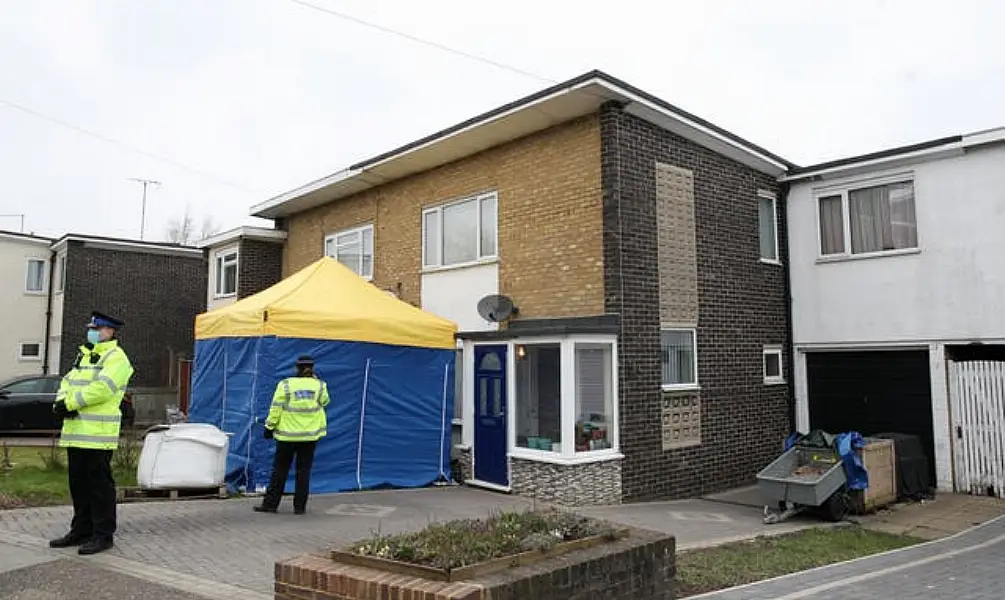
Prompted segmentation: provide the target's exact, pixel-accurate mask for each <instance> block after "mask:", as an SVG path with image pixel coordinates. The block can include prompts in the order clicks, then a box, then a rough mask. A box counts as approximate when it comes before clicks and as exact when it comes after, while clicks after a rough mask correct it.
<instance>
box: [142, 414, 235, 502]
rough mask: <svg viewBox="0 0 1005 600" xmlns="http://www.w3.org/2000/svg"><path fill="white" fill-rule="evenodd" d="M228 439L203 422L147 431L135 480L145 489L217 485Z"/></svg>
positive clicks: (223, 472) (224, 471)
mask: <svg viewBox="0 0 1005 600" xmlns="http://www.w3.org/2000/svg"><path fill="white" fill-rule="evenodd" d="M229 447H230V438H229V437H228V436H227V434H226V433H224V432H222V431H220V430H219V429H218V428H216V427H215V426H213V425H209V424H206V423H176V424H173V425H161V426H158V427H153V428H151V429H150V430H149V431H148V433H147V435H146V438H145V439H144V440H143V450H142V452H140V460H139V464H138V465H137V467H136V480H137V483H139V486H140V487H141V488H143V489H147V490H157V489H184V488H208V487H217V486H221V485H223V483H224V478H225V477H226V474H227V451H228V450H229Z"/></svg>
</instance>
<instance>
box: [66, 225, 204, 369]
mask: <svg viewBox="0 0 1005 600" xmlns="http://www.w3.org/2000/svg"><path fill="white" fill-rule="evenodd" d="M207 276H208V270H207V266H206V260H205V259H204V258H203V257H202V256H200V255H198V254H196V255H194V256H176V255H164V254H150V253H142V252H127V251H123V250H107V249H101V248H93V247H86V246H84V244H82V243H81V242H73V241H71V242H69V248H68V250H67V255H66V288H65V290H64V292H63V331H62V336H63V341H62V346H61V351H60V359H59V368H60V372H62V373H65V372H66V371H67V370H69V369H70V367H71V366H72V364H73V360H74V358H75V357H76V354H77V350H76V349H77V347H78V346H79V345H80V344H81V343H83V342H84V335H85V331H84V328H85V325H86V324H87V321H88V320H90V315H91V311H92V310H98V311H101V312H104V313H107V314H109V315H111V316H114V317H117V318H119V319H122V320H123V321H124V322H125V323H126V325H125V327H123V328H122V331H121V332H120V335H119V340H120V342H121V344H122V347H123V349H125V351H126V352H127V353H128V354H129V359H130V361H132V363H133V368H134V369H135V371H136V372H135V373H134V375H133V378H132V380H131V382H130V385H131V386H136V387H142V386H162V385H167V384H168V382H169V376H170V370H169V369H170V368H171V366H172V365H171V357H172V354H174V355H178V354H186V355H188V356H191V355H192V351H193V350H192V349H193V343H194V340H193V338H194V333H195V317H196V315H197V314H199V313H201V312H204V311H205V310H206V286H207V285H208V284H207Z"/></svg>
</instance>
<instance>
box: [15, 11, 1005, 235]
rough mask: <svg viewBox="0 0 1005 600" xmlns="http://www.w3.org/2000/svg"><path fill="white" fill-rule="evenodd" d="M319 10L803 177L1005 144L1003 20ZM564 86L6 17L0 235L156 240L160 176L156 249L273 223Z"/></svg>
mask: <svg viewBox="0 0 1005 600" xmlns="http://www.w3.org/2000/svg"><path fill="white" fill-rule="evenodd" d="M309 1H310V2H311V3H314V4H316V5H319V6H323V7H327V8H329V9H331V10H335V11H339V12H342V13H346V14H349V15H353V16H355V17H358V18H360V19H364V20H367V21H371V22H374V23H377V24H380V25H381V26H384V27H387V28H391V29H395V30H400V31H402V32H405V33H407V34H410V35H413V36H416V37H420V38H423V39H427V40H431V41H435V42H437V43H439V44H442V45H445V46H450V47H452V48H456V49H458V50H462V51H465V52H468V53H471V54H477V55H480V56H484V57H487V58H490V59H492V60H494V61H496V62H498V63H504V64H506V65H508V66H511V67H514V68H516V69H520V70H524V71H529V72H532V73H534V74H536V75H538V76H541V77H543V78H545V79H549V80H564V79H568V78H571V77H573V76H576V75H579V74H581V73H583V72H586V71H588V70H590V69H602V70H604V71H607V72H608V73H610V74H611V75H614V76H616V77H619V78H621V79H624V80H626V81H627V82H628V83H631V84H633V85H635V86H637V87H641V88H643V89H645V90H647V91H649V92H651V93H654V94H656V95H657V96H660V97H661V98H664V99H665V100H667V101H669V102H671V103H673V104H676V105H678V106H680V107H682V108H684V109H686V110H689V111H691V112H693V113H695V114H698V115H700V116H702V117H704V118H706V119H708V120H710V121H712V122H714V123H716V124H717V125H719V126H721V127H724V128H726V129H729V130H730V131H732V132H734V133H736V134H738V135H740V136H743V137H745V138H747V139H749V140H751V141H752V142H754V143H757V144H759V145H761V146H764V147H766V148H767V149H769V150H771V151H773V152H775V153H777V154H780V155H781V156H784V157H785V158H787V159H789V160H791V161H794V162H796V163H799V164H809V163H813V162H819V161H823V160H827V159H831V158H838V157H842V156H846V155H851V154H858V153H863V152H870V151H873V150H878V149H881V148H884V147H888V146H895V145H901V144H907V143H912V142H917V141H923V140H926V139H930V138H935V137H941V136H944V135H952V134H956V133H963V132H968V131H972V130H980V129H987V128H991V127H997V126H1001V125H1005V111H1002V108H1001V107H1003V106H1005V30H1002V25H1001V24H1002V23H1003V22H1005V2H1001V1H1000V0H998V1H996V0H987V1H978V0H954V1H953V2H940V3H935V2H932V3H931V4H929V5H925V4H924V3H923V2H919V1H918V0H915V1H913V2H910V1H894V0H855V1H854V2H849V1H848V0H842V1H823V0H821V1H807V0H762V1H760V2H752V1H750V0H735V1H726V0H700V1H695V0H688V1H687V2H683V1H679V0H663V1H660V2H657V1H656V0H647V1H633V0H619V1H618V2H604V3H598V4H597V8H587V7H588V4H587V3H583V2H572V1H571V0H553V1H550V2H548V1H544V0H533V1H530V0H511V1H509V2H505V3H499V2H493V3H483V2H471V1H470V0H467V1H460V0H456V1H455V0H449V1H447V0H427V1H425V2H418V1H416V0H370V1H364V0H309ZM928 6H932V8H928ZM548 85H549V83H548V81H546V80H542V79H536V78H534V77H531V76H528V75H524V74H519V73H516V72H513V71H507V70H504V69H500V68H497V67H494V66H491V65H489V64H485V63H480V62H477V61H473V60H470V59H468V58H464V57H462V56H459V55H456V54H452V53H449V52H445V51H443V50H439V49H435V48H431V47H428V46H424V45H421V44H417V43H415V42H413V41H409V40H407V39H403V38H401V37H397V36H394V35H390V34H387V33H383V32H381V31H377V30H374V29H372V28H368V27H365V26H361V25H359V24H357V23H354V22H352V21H349V20H346V19H342V18H338V17H335V16H332V15H328V14H324V13H321V12H318V11H316V10H313V9H311V8H307V7H304V6H302V5H300V4H297V3H294V2H292V1H291V0H145V1H143V2H138V1H136V0H2V1H0V184H2V190H0V213H2V214H9V213H25V214H26V223H25V226H26V230H30V231H34V232H37V233H39V234H43V235H52V236H56V235H61V234H62V233H65V232H67V231H72V232H75V233H90V234H101V235H111V236H121V237H133V238H137V237H138V236H139V227H140V192H141V189H140V187H139V185H138V184H136V183H133V182H130V181H127V178H129V177H142V178H148V179H155V180H159V181H161V182H163V185H162V186H161V187H160V188H157V189H152V190H151V191H150V194H149V198H148V204H147V239H163V237H164V234H165V227H166V223H167V222H168V221H169V220H170V219H171V218H172V217H177V216H179V215H181V214H182V213H183V212H184V208H185V206H186V205H188V206H189V207H190V209H191V212H192V213H193V214H194V215H196V219H197V220H201V219H202V218H203V217H204V216H209V217H211V218H212V219H214V220H215V221H216V223H217V224H218V225H219V226H220V227H221V228H223V229H227V228H231V227H235V226H237V225H241V224H256V221H257V220H256V219H253V218H251V217H249V216H248V212H249V211H248V209H249V207H250V206H251V205H252V204H256V203H258V202H261V201H263V200H265V199H267V198H269V197H270V196H273V195H275V194H277V193H280V192H283V191H286V190H288V189H290V188H292V187H296V186H298V185H301V184H303V183H306V182H307V181H309V180H311V179H315V178H318V177H321V176H324V175H327V174H330V173H332V172H333V171H336V170H339V169H342V168H344V167H346V166H348V165H349V164H351V163H352V162H355V161H357V160H360V159H364V158H368V157H369V156H371V155H374V154H378V153H380V152H382V151H384V150H387V149H390V148H392V147H395V146H397V145H400V144H403V143H406V142H408V141H411V140H412V139H415V138H417V137H420V136H422V135H425V134H428V133H431V132H433V131H435V130H438V129H440V128H443V127H446V126H449V125H451V124H453V123H455V122H457V121H460V120H463V119H465V118H468V117H471V116H473V115H475V114H478V113H480V112H483V111H485V110H489V109H491V108H494V107H495V106H497V105H499V104H502V103H505V102H508V101H511V100H514V99H516V98H518V97H520V96H522V95H526V94H529V93H532V92H534V91H536V90H538V89H541V88H543V87H547V86H548ZM12 104H13V105H16V106H19V107H22V108H23V109H27V110H29V111H33V112H34V113H36V114H41V115H44V116H45V117H47V118H50V119H55V120H57V121H59V122H61V123H64V124H65V125H68V126H70V127H73V128H79V129H84V130H87V131H89V132H92V133H93V134H95V135H97V136H100V137H94V136H92V135H87V134H84V133H80V132H78V131H76V130H74V129H71V128H68V127H65V126H62V125H58V124H56V123H53V122H52V121H49V120H45V119H43V118H40V117H38V116H35V115H33V114H29V113H27V112H25V111H24V110H21V109H16V108H14V107H13V106H12ZM100 138H106V139H113V140H116V141H117V142H119V143H121V144H122V145H118V144H116V143H111V142H108V141H104V140H103V139H100ZM148 155H156V156H158V157H161V158H162V159H163V160H158V159H155V158H151V157H150V156H148ZM263 223H264V224H267V223H265V222H261V221H257V224H263ZM18 225H19V223H18V220H17V219H14V218H0V228H3V229H14V230H16V229H17V228H18Z"/></svg>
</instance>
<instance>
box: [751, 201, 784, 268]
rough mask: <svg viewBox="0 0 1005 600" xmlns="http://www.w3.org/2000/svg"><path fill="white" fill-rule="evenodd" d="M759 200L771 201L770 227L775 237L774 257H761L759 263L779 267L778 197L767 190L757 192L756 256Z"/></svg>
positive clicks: (759, 244)
mask: <svg viewBox="0 0 1005 600" xmlns="http://www.w3.org/2000/svg"><path fill="white" fill-rule="evenodd" d="M761 200H771V227H772V229H773V230H774V237H775V257H774V258H766V257H764V256H761V257H760V258H761V262H762V263H766V264H769V265H781V264H782V255H781V251H780V250H779V248H778V196H777V195H775V194H774V193H772V192H769V191H767V190H757V254H758V255H759V256H760V254H761Z"/></svg>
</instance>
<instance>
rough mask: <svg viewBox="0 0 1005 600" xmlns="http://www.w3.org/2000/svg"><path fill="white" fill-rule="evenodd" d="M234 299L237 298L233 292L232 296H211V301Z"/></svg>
mask: <svg viewBox="0 0 1005 600" xmlns="http://www.w3.org/2000/svg"><path fill="white" fill-rule="evenodd" d="M235 297H237V292H234V293H233V294H215V295H214V296H213V300H226V299H227V298H235Z"/></svg>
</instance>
